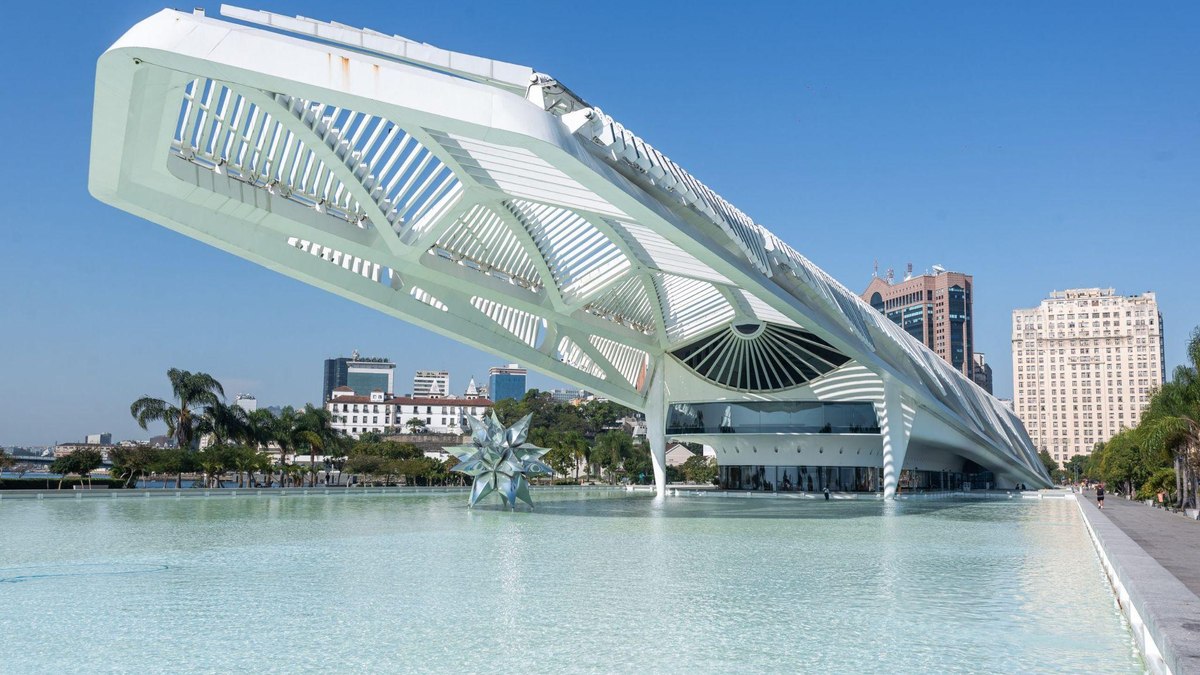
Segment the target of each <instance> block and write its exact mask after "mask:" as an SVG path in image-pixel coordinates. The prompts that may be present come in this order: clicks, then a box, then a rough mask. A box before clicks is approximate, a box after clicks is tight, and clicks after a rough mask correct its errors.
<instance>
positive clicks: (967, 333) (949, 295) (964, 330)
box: [946, 285, 973, 372]
mask: <svg viewBox="0 0 1200 675" xmlns="http://www.w3.org/2000/svg"><path fill="white" fill-rule="evenodd" d="M946 301H947V303H946V304H947V307H946V313H947V315H948V318H949V320H950V363H951V365H953V366H954V368H955V369H956V370H958V371H960V372H962V371H963V364H964V363H966V360H967V354H969V353H970V352H971V349H972V347H973V345H971V343H970V340H971V314H970V312H968V311H967V308H968V307H970V306H971V294H970V292H969V291H967V290H966V289H965V288H963V287H962V286H957V285H956V286H951V287H950V290H948V291H947V292H946Z"/></svg>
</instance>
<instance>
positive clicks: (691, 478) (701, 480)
mask: <svg viewBox="0 0 1200 675" xmlns="http://www.w3.org/2000/svg"><path fill="white" fill-rule="evenodd" d="M683 476H684V478H685V479H686V480H687V482H689V483H697V484H700V485H710V484H712V483H713V482H714V481H715V480H716V479H717V460H716V458H715V457H705V456H704V455H693V456H691V457H688V458H687V461H685V462H684V463H683Z"/></svg>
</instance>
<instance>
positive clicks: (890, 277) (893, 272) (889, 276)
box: [887, 267, 896, 285]
mask: <svg viewBox="0 0 1200 675" xmlns="http://www.w3.org/2000/svg"><path fill="white" fill-rule="evenodd" d="M895 279H896V270H894V269H892V268H890V267H889V268H888V270H887V280H888V285H891V283H892V281H894V280H895Z"/></svg>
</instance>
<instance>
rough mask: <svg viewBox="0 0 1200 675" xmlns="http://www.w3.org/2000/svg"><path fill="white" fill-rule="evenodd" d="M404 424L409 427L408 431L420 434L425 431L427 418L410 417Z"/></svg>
mask: <svg viewBox="0 0 1200 675" xmlns="http://www.w3.org/2000/svg"><path fill="white" fill-rule="evenodd" d="M404 426H406V427H408V433H410V434H419V433H422V432H424V431H425V420H423V419H421V418H420V417H410V418H408V421H407V422H405V423H404Z"/></svg>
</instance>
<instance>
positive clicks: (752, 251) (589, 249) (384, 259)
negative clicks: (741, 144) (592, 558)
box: [89, 6, 1049, 496]
mask: <svg viewBox="0 0 1200 675" xmlns="http://www.w3.org/2000/svg"><path fill="white" fill-rule="evenodd" d="M222 13H223V14H224V15H225V16H226V19H215V18H209V17H206V16H204V15H203V14H202V13H183V12H177V11H173V10H163V11H162V12H159V13H157V14H155V15H153V16H151V17H149V18H147V19H145V20H144V21H142V22H140V23H138V24H137V25H135V26H134V27H133V28H131V29H130V30H129V32H127V33H126V34H125V35H124V36H123V37H122V38H121V39H120V40H118V41H117V43H116V44H114V45H113V46H112V47H111V48H110V49H109V50H108V51H106V52H105V53H104V54H103V55H102V56H101V57H100V60H99V63H98V66H97V75H96V101H95V109H94V121H93V134H92V153H91V167H90V179H89V187H90V190H91V192H92V194H93V195H95V196H96V197H97V198H98V199H100V200H102V201H105V202H107V203H109V204H112V205H114V206H116V207H118V208H120V209H123V210H125V211H128V212H130V213H133V214H136V215H138V216H141V217H143V218H146V219H148V220H151V221H153V222H155V223H158V224H160V225H162V226H164V227H168V228H170V229H173V230H176V231H178V232H180V233H182V234H185V235H187V236H189V237H193V238H195V239H198V240H200V241H203V242H205V243H208V244H210V245H212V246H215V247H218V248H220V249H223V250H225V251H228V252H230V253H233V254H235V255H238V256H241V257H243V258H245V259H247V260H250V261H253V262H256V263H258V264H260V265H263V266H265V267H268V268H270V269H273V270H275V271H278V272H280V273H282V274H286V275H289V276H291V277H294V278H296V279H299V280H301V281H304V282H306V283H309V284H312V285H314V286H318V287H320V288H323V289H326V290H328V291H330V292H333V293H337V294H339V295H341V296H343V297H346V298H348V299H350V300H353V301H355V302H358V303H361V304H364V305H366V306H369V307H373V308H375V309H377V310H379V311H382V312H385V313H387V314H389V315H392V316H395V317H397V318H400V319H403V320H405V321H409V322H412V323H415V324H417V325H420V326H423V327H425V328H428V329H429V330H432V331H434V332H437V333H439V334H442V335H445V336H448V337H451V338H453V339H455V340H459V341H461V342H464V343H466V344H469V345H472V346H475V347H477V348H479V349H482V350H484V351H487V352H490V353H493V354H496V355H499V356H502V357H504V358H505V359H507V360H511V361H519V362H521V363H523V364H528V365H529V366H530V367H532V368H534V369H536V370H539V371H541V372H543V373H546V374H548V375H550V376H552V377H554V378H556V379H559V380H562V381H564V382H569V383H571V384H573V385H576V386H579V387H581V388H584V389H588V390H590V391H594V392H596V393H598V394H601V395H603V396H607V397H609V398H611V399H613V400H616V401H619V402H621V403H623V404H625V405H628V406H630V407H633V408H635V409H638V410H641V411H643V412H645V414H646V418H647V427H648V436H649V439H650V446H651V453H652V455H653V458H654V466H655V480H656V483H657V485H658V488H659V491H660V494H661V493H662V491H663V488H664V461H663V453H664V450H665V445H666V441H667V439H668V438H670V439H678V440H683V441H695V442H700V443H704V444H706V445H710V446H712V447H714V448H715V449H716V451H717V457H718V462H719V464H721V467H722V469H721V472H722V477H723V479H725V480H726V481H727V482H728V483H729V484H731V485H732V484H733V476H734V474H735V470H736V479H737V481H736V485H735V486H736V487H751V488H753V487H755V486H758V487H760V488H763V489H778V488H783V489H795V488H796V487H797V483H799V484H801V487H802V488H804V489H807V488H808V485H809V483H811V482H812V480H813V477H814V476H815V477H816V483H814V487H815V486H820V485H828V486H829V487H830V488H831V489H837V488H841V489H869V490H881V491H882V492H883V493H884V495H885V496H892V495H894V494H895V492H896V490H897V488H898V487H901V480H902V475H903V478H904V480H906V481H909V482H910V485H912V486H914V487H935V486H938V485H951V484H953V481H956V480H962V479H963V478H964V477H970V476H977V477H978V476H986V477H987V478H988V479H989V482H994V483H995V484H996V485H998V486H1002V487H1006V486H1013V485H1017V484H1026V485H1030V486H1042V485H1048V484H1049V477H1048V476H1047V475H1046V472H1045V469H1044V468H1043V467H1042V465H1041V463H1040V461H1039V460H1038V458H1037V455H1036V452H1035V450H1034V449H1033V446H1032V444H1031V442H1030V440H1029V437H1028V435H1027V434H1026V432H1025V429H1024V428H1023V427H1022V425H1021V423H1020V422H1019V421H1018V420H1017V418H1016V417H1015V416H1014V415H1013V414H1012V413H1011V412H1010V411H1009V410H1008V409H1007V408H1005V407H1004V406H1002V405H1001V404H1000V403H999V402H998V401H997V400H996V399H994V398H992V397H991V396H989V395H988V394H986V393H985V392H984V391H982V390H981V389H979V388H978V387H977V386H975V385H974V384H973V383H971V382H970V381H968V380H967V379H966V378H964V377H963V376H962V375H961V374H960V373H958V372H957V371H955V370H954V369H953V368H951V367H950V366H949V365H948V364H946V363H945V362H943V361H941V360H940V359H938V357H937V356H936V355H934V354H933V353H932V352H931V351H930V350H929V349H928V348H926V347H925V346H924V345H922V344H921V343H920V342H919V341H917V340H914V339H913V338H912V337H911V336H909V335H908V334H907V333H905V332H904V331H903V330H902V329H901V328H900V327H898V326H896V325H895V324H893V323H892V322H891V321H889V320H887V319H886V318H885V317H883V316H882V315H880V314H878V313H877V312H875V311H873V310H872V309H871V307H870V306H868V305H866V304H865V303H863V302H862V301H861V300H860V299H859V298H858V297H857V296H856V295H855V294H854V293H852V292H850V291H849V290H847V289H846V288H845V287H843V286H842V285H841V284H839V283H838V282H837V281H835V280H834V279H832V278H831V277H830V276H829V275H827V274H826V273H825V272H823V271H822V270H820V269H819V268H817V267H816V266H815V265H813V264H812V263H811V262H809V261H808V260H807V259H806V258H805V257H803V256H802V255H800V254H799V253H798V252H797V251H795V250H794V249H793V248H791V247H790V246H788V245H787V244H785V243H784V242H783V241H781V240H780V239H779V238H777V237H776V236H775V235H774V234H772V233H771V232H770V231H768V230H767V229H766V228H764V227H762V226H761V225H759V224H757V223H755V222H754V221H753V220H752V219H751V218H750V217H749V216H747V215H746V214H744V213H743V212H742V211H740V210H739V209H737V208H736V207H734V206H733V205H732V204H730V203H729V202H727V201H725V200H724V199H722V198H721V197H720V196H719V195H718V194H716V193H715V192H713V191H712V190H711V189H710V188H708V187H707V186H705V185H704V184H703V183H701V182H699V181H698V180H697V179H696V178H694V177H693V176H691V175H690V174H689V173H688V172H687V171H686V170H684V169H683V168H682V167H680V166H679V165H677V164H675V163H674V162H672V161H671V160H670V159H668V158H667V157H666V156H664V155H663V154H662V153H660V152H659V151H658V150H656V149H654V148H653V147H652V146H650V145H649V144H647V143H646V142H645V141H643V140H642V139H640V138H638V137H637V136H635V135H634V134H633V133H631V132H630V131H629V130H627V129H625V128H624V127H623V126H622V125H621V124H619V123H618V122H616V121H615V120H613V119H612V118H611V117H609V116H608V115H606V114H605V113H604V112H603V111H601V110H600V109H599V108H597V107H595V106H592V105H590V104H588V103H587V102H585V101H584V100H583V99H582V98H580V97H579V96H578V95H576V94H575V93H574V92H572V91H571V90H570V89H568V88H566V87H565V86H563V85H562V84H561V83H559V82H558V81H557V80H555V79H554V78H551V77H549V76H547V75H544V74H542V73H539V72H536V71H534V70H533V69H531V68H528V67H525V66H518V65H515V64H509V63H502V62H499V61H493V60H490V59H485V58H480V57H476V56H470V55H466V54H459V53H455V52H449V51H446V50H442V49H438V48H436V47H433V46H431V45H428V44H424V43H420V42H415V41H412V40H409V39H407V38H403V37H399V36H391V35H385V34H383V33H378V32H375V31H370V30H360V29H355V28H350V27H347V26H344V25H341V24H335V23H323V22H319V21H313V20H310V19H304V18H292V17H284V16H279V15H274V14H269V13H266V12H257V11H250V10H243V9H239V8H234V7H227V6H226V7H223V8H222ZM977 480H978V479H977ZM764 486H765V487H764ZM816 489H820V488H819V487H818V488H816Z"/></svg>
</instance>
